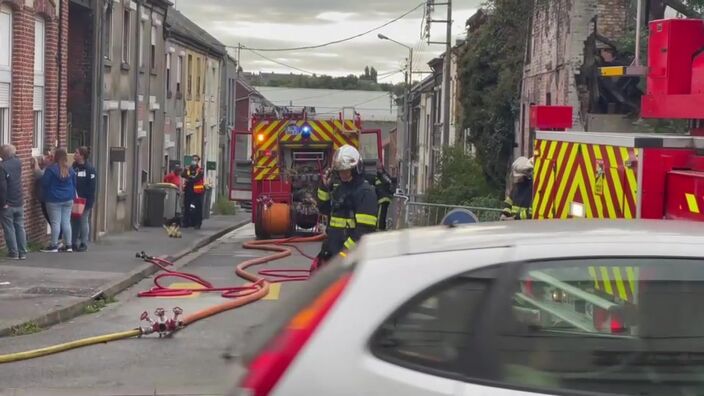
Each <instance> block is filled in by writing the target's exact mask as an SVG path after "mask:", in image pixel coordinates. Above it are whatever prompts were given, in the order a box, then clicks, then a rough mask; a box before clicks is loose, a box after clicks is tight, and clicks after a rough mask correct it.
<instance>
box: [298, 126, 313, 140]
mask: <svg viewBox="0 0 704 396" xmlns="http://www.w3.org/2000/svg"><path fill="white" fill-rule="evenodd" d="M311 132H312V131H311V129H310V126H309V125H304V126H303V128H301V135H302V136H303V138H305V139H308V138H309V137H310V134H311Z"/></svg>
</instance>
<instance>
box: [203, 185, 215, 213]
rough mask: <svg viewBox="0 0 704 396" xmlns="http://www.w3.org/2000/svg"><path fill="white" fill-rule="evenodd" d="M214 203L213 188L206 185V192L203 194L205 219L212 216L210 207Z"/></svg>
mask: <svg viewBox="0 0 704 396" xmlns="http://www.w3.org/2000/svg"><path fill="white" fill-rule="evenodd" d="M212 203H213V188H212V187H210V186H206V187H205V194H204V196H203V219H209V218H210V207H211V206H212Z"/></svg>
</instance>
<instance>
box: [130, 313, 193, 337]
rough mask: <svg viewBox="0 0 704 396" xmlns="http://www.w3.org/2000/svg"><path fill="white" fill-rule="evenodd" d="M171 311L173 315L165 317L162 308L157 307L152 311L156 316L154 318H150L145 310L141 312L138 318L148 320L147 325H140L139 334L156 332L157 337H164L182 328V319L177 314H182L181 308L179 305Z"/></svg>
mask: <svg viewBox="0 0 704 396" xmlns="http://www.w3.org/2000/svg"><path fill="white" fill-rule="evenodd" d="M172 312H173V314H174V315H173V316H172V317H171V318H166V311H165V310H164V308H157V309H156V310H155V311H154V316H156V317H157V319H156V320H154V319H152V318H151V317H150V316H149V313H148V312H147V311H144V312H142V315H141V316H140V317H139V320H140V321H142V322H144V321H146V322H148V323H149V326H147V327H140V328H139V329H140V332H141V334H140V335H149V334H152V333H157V334H159V338H164V337H167V336H169V335H171V334H173V333H175V332H176V331H178V330H180V329H182V328H183V327H184V325H183V321H182V320H179V316H181V315H182V314H183V309H182V308H181V307H174V308H173V309H172Z"/></svg>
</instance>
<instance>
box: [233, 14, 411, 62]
mask: <svg viewBox="0 0 704 396" xmlns="http://www.w3.org/2000/svg"><path fill="white" fill-rule="evenodd" d="M424 5H425V2H422V3H420V4H418V5H417V6H415V7H414V8H413V9H411V10H409V11H407V12H405V13H404V14H402V15H401V16H398V17H396V18H394V19H392V20H390V21H388V22H386V23H385V24H383V25H381V26H378V27H375V28H373V29H370V30H367V31H366V32H363V33H359V34H355V35H354V36H350V37H347V38H344V39H340V40H335V41H330V42H327V43H324V44H318V45H309V46H305V47H293V48H248V47H246V46H241V48H245V49H248V50H250V51H261V52H283V51H302V50H309V49H317V48H323V47H328V46H330V45H335V44H340V43H344V42H346V41H350V40H354V39H356V38H360V37H362V36H366V35H368V34H370V33H374V32H376V31H377V30H381V29H383V28H385V27H387V26H389V25H391V24H392V23H395V22H398V21H400V20H401V19H403V18H405V17H407V16H408V15H410V14H412V13H413V12H414V11H416V10H417V9H419V8H420V7H423V6H424ZM226 47H227V48H240V46H232V45H228V46H226Z"/></svg>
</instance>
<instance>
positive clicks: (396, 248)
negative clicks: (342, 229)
mask: <svg viewBox="0 0 704 396" xmlns="http://www.w3.org/2000/svg"><path fill="white" fill-rule="evenodd" d="M564 243H572V244H574V243H604V244H606V243H610V244H619V243H621V244H626V243H630V244H637V245H638V246H646V245H649V244H654V243H672V245H673V246H672V250H676V249H677V246H674V245H676V244H694V245H697V246H701V244H704V225H702V224H701V223H699V222H694V221H674V220H594V219H589V220H583V219H575V220H527V221H506V222H497V223H481V224H474V225H467V226H460V227H455V228H451V227H446V226H440V227H427V228H415V229H409V230H403V231H394V232H387V233H378V234H373V235H371V236H370V237H368V238H367V239H366V241H365V242H364V243H363V245H364V246H363V249H364V255H365V257H366V258H369V259H378V258H388V257H395V256H401V255H409V254H422V253H432V252H444V251H458V250H472V249H482V248H492V247H513V246H520V245H545V244H549V245H554V246H559V245H560V244H564Z"/></svg>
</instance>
